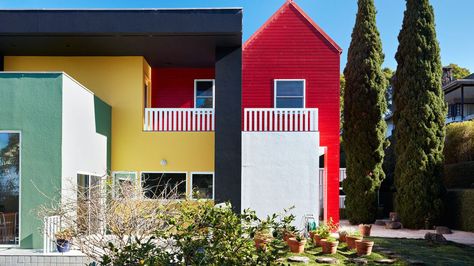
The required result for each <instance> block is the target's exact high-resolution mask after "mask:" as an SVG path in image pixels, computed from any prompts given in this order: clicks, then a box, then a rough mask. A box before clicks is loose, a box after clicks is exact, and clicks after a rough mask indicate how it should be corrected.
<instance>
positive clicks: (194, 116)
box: [143, 108, 215, 132]
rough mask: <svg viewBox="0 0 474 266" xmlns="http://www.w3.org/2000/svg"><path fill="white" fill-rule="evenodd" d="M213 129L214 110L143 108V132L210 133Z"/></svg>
mask: <svg viewBox="0 0 474 266" xmlns="http://www.w3.org/2000/svg"><path fill="white" fill-rule="evenodd" d="M214 127H215V125H214V109H207V108H145V118H144V126H143V130H144V131H148V132H153V131H160V132H210V131H214Z"/></svg>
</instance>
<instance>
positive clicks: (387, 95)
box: [382, 67, 395, 117]
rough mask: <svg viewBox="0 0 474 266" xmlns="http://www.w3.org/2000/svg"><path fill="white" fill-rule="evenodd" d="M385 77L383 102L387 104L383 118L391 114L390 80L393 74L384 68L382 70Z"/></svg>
mask: <svg viewBox="0 0 474 266" xmlns="http://www.w3.org/2000/svg"><path fill="white" fill-rule="evenodd" d="M382 72H383V75H384V77H385V88H386V89H385V101H386V102H387V110H386V111H385V117H387V116H389V115H392V114H393V108H394V105H393V86H392V78H393V75H394V74H395V73H394V72H393V70H392V69H390V68H388V67H385V68H383V69H382Z"/></svg>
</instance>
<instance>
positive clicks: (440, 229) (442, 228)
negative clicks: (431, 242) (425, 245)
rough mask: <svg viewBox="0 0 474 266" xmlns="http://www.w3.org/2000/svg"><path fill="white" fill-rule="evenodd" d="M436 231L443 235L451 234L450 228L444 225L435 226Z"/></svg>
mask: <svg viewBox="0 0 474 266" xmlns="http://www.w3.org/2000/svg"><path fill="white" fill-rule="evenodd" d="M436 233H437V234H441V235H444V234H452V233H453V232H452V231H451V229H449V228H448V227H446V226H436Z"/></svg>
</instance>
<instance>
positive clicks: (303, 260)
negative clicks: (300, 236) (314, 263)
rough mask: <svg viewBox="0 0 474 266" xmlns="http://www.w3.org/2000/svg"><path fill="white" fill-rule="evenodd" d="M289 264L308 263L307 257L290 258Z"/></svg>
mask: <svg viewBox="0 0 474 266" xmlns="http://www.w3.org/2000/svg"><path fill="white" fill-rule="evenodd" d="M288 261H290V262H301V263H309V258H308V257H301V256H292V257H289V258H288Z"/></svg>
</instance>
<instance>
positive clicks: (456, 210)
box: [445, 189, 474, 232]
mask: <svg viewBox="0 0 474 266" xmlns="http://www.w3.org/2000/svg"><path fill="white" fill-rule="evenodd" d="M473 202H474V189H460V190H450V191H448V194H447V197H446V206H447V208H446V209H447V213H446V216H445V222H446V224H447V225H448V226H450V227H452V228H454V229H458V230H464V231H471V232H474V208H473V206H472V203H473Z"/></svg>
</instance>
